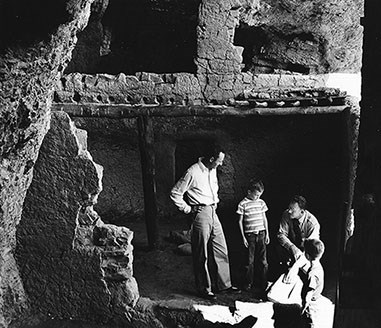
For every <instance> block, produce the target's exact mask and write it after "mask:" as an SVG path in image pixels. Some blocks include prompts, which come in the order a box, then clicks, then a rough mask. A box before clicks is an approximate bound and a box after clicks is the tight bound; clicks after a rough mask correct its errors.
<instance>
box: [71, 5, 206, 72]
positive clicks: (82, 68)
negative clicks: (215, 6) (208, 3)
mask: <svg viewBox="0 0 381 328" xmlns="http://www.w3.org/2000/svg"><path fill="white" fill-rule="evenodd" d="M199 3H200V1H199V0H192V1H164V0H163V1H152V0H140V1H139V0H128V1H123V0H110V2H109V5H108V6H107V9H106V10H105V12H104V15H103V17H100V16H102V15H100V14H99V10H98V11H93V12H92V18H91V19H90V23H89V25H88V26H87V27H86V29H85V30H84V31H83V32H82V33H81V34H80V35H79V39H78V44H77V47H76V49H75V50H74V52H73V58H72V61H71V63H70V64H69V65H68V67H67V69H66V73H72V72H80V73H89V74H94V73H109V74H118V73H121V72H123V73H125V74H134V73H136V72H141V71H144V72H155V73H175V72H190V73H193V72H195V65H194V58H195V56H196V49H197V45H196V26H197V15H198V6H199Z"/></svg>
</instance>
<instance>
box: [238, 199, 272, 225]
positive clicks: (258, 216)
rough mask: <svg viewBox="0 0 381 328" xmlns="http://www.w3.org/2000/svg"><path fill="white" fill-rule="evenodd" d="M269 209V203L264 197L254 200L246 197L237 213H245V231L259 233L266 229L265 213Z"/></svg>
mask: <svg viewBox="0 0 381 328" xmlns="http://www.w3.org/2000/svg"><path fill="white" fill-rule="evenodd" d="M267 210H268V208H267V205H266V203H265V202H264V201H263V200H262V199H260V198H258V199H257V200H252V199H249V198H247V197H245V198H244V199H243V200H242V201H241V202H240V203H239V204H238V209H237V214H240V215H243V228H244V232H245V233H258V232H259V231H263V230H265V225H264V221H263V215H264V213H265V212H266V211H267Z"/></svg>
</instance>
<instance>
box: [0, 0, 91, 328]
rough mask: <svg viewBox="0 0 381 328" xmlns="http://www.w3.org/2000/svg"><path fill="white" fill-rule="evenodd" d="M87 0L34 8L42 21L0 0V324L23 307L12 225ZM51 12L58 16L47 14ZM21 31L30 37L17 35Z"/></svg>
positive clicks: (87, 9) (17, 216)
mask: <svg viewBox="0 0 381 328" xmlns="http://www.w3.org/2000/svg"><path fill="white" fill-rule="evenodd" d="M91 2H92V0H78V1H65V2H62V1H61V2H60V5H59V9H57V7H54V8H52V7H51V6H48V7H47V8H45V7H44V8H38V10H37V12H38V13H39V14H40V15H45V18H46V20H47V21H49V24H47V26H45V25H44V24H41V25H39V24H40V23H41V22H38V21H35V22H34V23H33V24H31V22H30V21H29V20H28V19H27V18H28V14H30V13H29V12H27V11H21V12H17V4H20V3H19V2H17V1H2V2H1V10H0V12H1V13H0V14H1V26H2V27H3V24H7V26H6V28H4V29H3V28H2V31H1V37H2V38H1V39H2V42H1V43H0V45H1V49H0V235H1V240H0V276H1V279H0V327H7V326H8V325H9V323H10V322H12V321H13V320H15V319H16V318H18V317H20V316H21V315H22V314H23V313H24V312H25V311H27V309H28V302H27V298H26V295H25V291H24V288H23V284H22V281H21V279H20V275H19V270H18V267H17V265H16V263H15V259H14V249H15V246H16V228H17V225H18V223H19V221H20V217H21V213H22V206H23V201H24V197H25V194H26V191H27V188H28V186H29V184H30V181H31V178H32V174H33V166H34V163H35V161H36V159H37V155H38V150H39V147H40V144H41V142H42V139H43V137H44V135H45V133H46V131H47V130H48V128H49V120H50V104H51V100H52V96H53V89H54V85H55V84H56V81H57V79H58V78H59V77H60V76H61V74H62V72H63V70H64V69H65V67H66V65H67V63H68V62H69V61H70V56H71V51H72V50H73V48H74V45H75V43H76V34H77V32H78V31H80V30H81V29H83V28H84V26H85V25H86V23H87V20H88V17H89V14H90V4H91ZM24 4H26V2H25V3H24ZM15 5H16V7H15ZM21 8H22V4H21V7H20V8H19V9H20V10H21ZM27 8H28V7H27ZM11 9H12V10H14V11H12V10H11ZM53 16H54V17H56V18H57V16H60V19H59V20H57V21H55V20H51V18H52V17H53ZM22 17H24V18H26V19H25V20H23V19H22ZM36 19H37V20H38V17H36ZM41 19H43V18H41ZM23 24H24V25H23ZM37 25H38V26H39V27H40V28H39V29H36V28H35V27H36V26H37ZM12 28H14V30H13V31H12ZM20 31H21V32H23V33H18V32H20ZM31 31H33V32H36V33H31ZM29 32H30V33H29ZM37 32H38V33H37ZM25 35H27V36H29V37H30V39H28V40H26V39H22V37H23V36H25Z"/></svg>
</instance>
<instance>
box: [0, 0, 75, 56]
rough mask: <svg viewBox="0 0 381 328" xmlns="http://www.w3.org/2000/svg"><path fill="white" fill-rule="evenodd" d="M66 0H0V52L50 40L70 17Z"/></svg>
mask: <svg viewBox="0 0 381 328" xmlns="http://www.w3.org/2000/svg"><path fill="white" fill-rule="evenodd" d="M66 2H67V1H66V0H55V1H49V0H37V1H28V0H13V1H0V52H3V51H5V50H6V49H7V48H13V49H21V47H28V46H31V45H32V44H33V43H35V42H40V41H44V40H47V39H48V38H49V37H50V34H51V33H53V32H54V30H55V29H56V28H57V27H58V26H59V25H60V24H62V23H64V22H65V21H67V20H68V18H69V12H68V11H67V10H66Z"/></svg>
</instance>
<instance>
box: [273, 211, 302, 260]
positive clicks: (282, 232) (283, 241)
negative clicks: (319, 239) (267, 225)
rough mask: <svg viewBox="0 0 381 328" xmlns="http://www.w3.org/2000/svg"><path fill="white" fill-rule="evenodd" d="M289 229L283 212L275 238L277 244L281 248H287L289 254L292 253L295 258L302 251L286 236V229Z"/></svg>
mask: <svg viewBox="0 0 381 328" xmlns="http://www.w3.org/2000/svg"><path fill="white" fill-rule="evenodd" d="M289 229H290V227H289V225H288V222H287V220H286V218H285V214H283V215H282V219H281V220H280V224H279V230H278V234H277V238H278V241H279V244H280V245H281V246H282V247H283V248H285V249H286V250H288V251H289V252H290V253H291V254H293V256H294V259H295V260H297V259H298V258H299V257H300V256H301V255H302V254H303V253H302V251H301V250H300V249H299V248H298V247H296V246H295V245H294V244H293V243H292V241H291V240H290V239H289V238H288V231H289Z"/></svg>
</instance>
